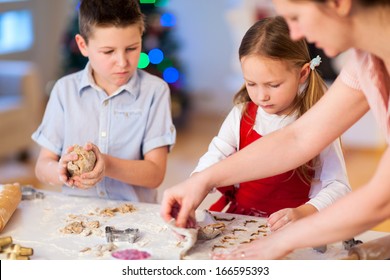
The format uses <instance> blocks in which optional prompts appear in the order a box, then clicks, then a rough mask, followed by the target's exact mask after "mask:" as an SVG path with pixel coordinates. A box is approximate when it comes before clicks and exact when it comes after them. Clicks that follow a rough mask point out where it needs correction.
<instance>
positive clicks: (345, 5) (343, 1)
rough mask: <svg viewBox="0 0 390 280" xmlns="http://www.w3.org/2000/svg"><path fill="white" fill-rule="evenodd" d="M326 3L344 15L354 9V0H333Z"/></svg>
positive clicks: (340, 14)
mask: <svg viewBox="0 0 390 280" xmlns="http://www.w3.org/2000/svg"><path fill="white" fill-rule="evenodd" d="M326 3H327V5H328V6H329V7H331V8H332V9H333V10H334V11H335V12H336V13H337V14H338V15H339V16H342V17H345V16H347V15H349V14H350V12H351V10H352V0H331V1H327V2H326Z"/></svg>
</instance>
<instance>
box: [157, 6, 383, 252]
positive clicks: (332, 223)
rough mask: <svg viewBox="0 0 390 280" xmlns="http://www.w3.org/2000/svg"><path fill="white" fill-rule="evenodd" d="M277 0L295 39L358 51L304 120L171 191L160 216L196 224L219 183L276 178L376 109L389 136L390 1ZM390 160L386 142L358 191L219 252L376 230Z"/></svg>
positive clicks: (287, 246) (333, 50)
mask: <svg viewBox="0 0 390 280" xmlns="http://www.w3.org/2000/svg"><path fill="white" fill-rule="evenodd" d="M273 2H274V4H275V8H276V11H277V12H278V13H279V14H281V15H282V16H283V17H284V18H285V19H286V21H287V22H288V24H289V28H290V36H291V37H292V38H293V39H295V40H296V39H300V38H302V37H306V38H307V40H308V41H309V42H311V43H315V45H316V46H317V47H319V48H322V49H323V50H324V51H325V53H326V54H327V55H328V56H335V55H337V54H339V53H341V52H343V51H346V50H348V49H349V48H354V51H353V55H352V57H351V59H350V61H349V62H348V63H347V64H346V65H345V67H344V69H343V70H342V72H341V73H340V75H339V77H338V78H337V79H336V81H335V82H334V83H333V85H332V86H331V87H330V89H329V91H328V92H327V93H326V94H325V96H324V97H323V98H322V99H321V100H320V101H319V102H318V103H317V104H316V105H315V106H314V107H313V108H312V109H311V110H309V111H308V112H307V113H306V114H304V115H303V116H302V117H301V118H300V119H299V120H297V121H296V122H294V123H293V124H291V125H290V126H288V127H286V128H285V129H282V130H279V131H277V132H275V133H272V134H270V135H268V136H266V137H263V138H261V139H259V140H258V141H256V142H254V143H253V144H252V145H250V146H248V147H247V148H246V149H245V150H242V151H240V152H238V153H236V154H235V155H233V156H231V157H229V158H227V159H226V160H224V161H222V162H220V163H218V164H216V165H214V166H212V167H210V168H208V169H206V170H205V171H203V172H201V173H198V174H196V175H195V176H193V177H191V178H190V179H188V180H187V181H185V182H183V183H181V184H179V185H177V186H174V187H173V188H171V189H169V190H167V191H166V193H165V194H164V198H163V201H162V209H161V214H162V216H163V217H164V218H165V219H169V218H171V216H172V215H171V213H172V214H176V213H177V211H179V212H178V213H177V214H178V215H177V225H179V226H185V225H186V223H187V224H188V221H190V222H191V223H189V224H192V222H193V218H192V217H194V211H195V209H196V207H197V206H198V205H199V204H200V202H201V201H202V199H203V198H204V197H205V196H206V195H207V193H208V192H209V191H210V190H211V189H212V188H213V187H216V186H224V185H229V184H233V183H236V182H239V181H244V180H252V179H255V178H262V177H266V176H271V175H274V174H277V173H280V172H284V171H286V170H289V169H292V168H295V167H297V166H299V165H301V164H302V163H304V162H307V161H308V160H309V159H310V158H312V157H314V156H315V155H316V154H318V153H319V152H320V151H321V150H322V149H323V148H324V147H325V146H327V145H329V143H331V142H332V141H333V140H334V139H336V138H337V137H339V136H340V135H341V134H342V133H343V132H344V131H346V130H347V129H348V128H350V127H351V126H352V125H353V124H354V123H355V122H357V121H358V120H359V119H360V118H361V117H362V116H363V115H364V114H365V113H366V112H367V111H368V110H369V109H370V108H371V110H372V111H373V113H374V116H375V117H376V120H377V122H378V123H379V125H380V127H381V129H382V130H383V133H384V135H385V136H386V141H387V142H389V141H390V122H389V116H390V108H389V95H390V75H389V73H390V36H389V35H390V1H388V0H386V1H385V0H326V1H297V0H274V1H273ZM276 148H277V149H276ZM254 166H255V167H256V168H253V167H254ZM389 166H390V150H389V149H388V148H387V150H386V151H385V152H384V154H383V157H382V159H381V161H380V163H379V165H378V167H377V170H376V172H375V174H374V176H373V177H372V179H371V180H370V181H369V182H368V183H367V184H365V185H364V186H362V187H360V188H359V189H358V190H356V191H354V192H352V193H350V194H348V195H347V196H345V197H343V198H341V199H340V200H338V201H337V202H336V203H334V204H333V205H331V206H329V207H328V208H327V209H325V210H323V211H322V212H319V213H316V214H314V215H311V216H309V217H307V218H304V219H301V220H299V221H296V222H294V223H291V224H290V225H289V226H288V227H286V228H285V229H283V230H281V231H277V232H275V233H273V234H272V235H271V236H269V237H268V238H262V239H259V240H257V241H255V242H252V243H251V244H248V245H246V246H241V247H239V248H237V249H236V250H234V251H232V252H231V253H230V254H228V255H219V256H215V258H223V259H237V258H242V259H277V258H282V257H283V256H285V255H286V254H288V253H290V252H291V251H293V250H295V249H298V248H303V247H310V246H312V247H313V246H319V245H322V244H327V243H332V242H336V241H340V240H342V239H346V238H350V237H351V236H355V235H356V234H358V233H361V232H363V231H365V230H368V229H370V228H372V227H373V226H374V225H376V224H378V223H380V222H381V221H384V220H385V219H387V218H389V217H390V173H389V172H388V167H389ZM172 210H175V211H172Z"/></svg>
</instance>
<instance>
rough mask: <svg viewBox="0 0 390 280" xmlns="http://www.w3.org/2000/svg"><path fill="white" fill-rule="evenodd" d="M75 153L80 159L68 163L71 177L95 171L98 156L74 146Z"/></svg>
mask: <svg viewBox="0 0 390 280" xmlns="http://www.w3.org/2000/svg"><path fill="white" fill-rule="evenodd" d="M73 153H76V154H77V157H78V158H77V160H73V161H69V162H68V166H67V168H68V172H69V174H70V175H71V177H73V176H78V175H81V174H83V173H86V172H90V171H92V170H93V168H94V167H95V163H96V155H95V153H94V152H93V151H86V150H85V149H84V148H83V147H81V146H79V145H74V146H73Z"/></svg>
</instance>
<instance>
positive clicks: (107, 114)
mask: <svg viewBox="0 0 390 280" xmlns="http://www.w3.org/2000/svg"><path fill="white" fill-rule="evenodd" d="M137 2H138V1H136V0H83V1H82V2H81V5H80V10H79V27H80V34H77V35H76V37H75V39H76V42H77V45H78V47H79V49H80V51H81V53H82V54H83V55H84V56H85V57H88V59H89V62H88V63H87V65H86V67H85V69H84V70H82V71H80V72H77V73H74V74H71V75H68V76H65V77H63V78H61V79H60V80H59V81H58V82H57V83H56V85H55V86H54V88H53V90H52V93H51V96H50V100H49V103H48V105H47V108H46V112H45V115H44V118H43V121H42V124H41V125H40V127H39V128H38V129H37V131H35V132H34V134H33V135H32V138H33V140H34V141H36V142H37V143H38V144H39V145H40V146H41V151H40V154H39V157H38V160H37V164H36V168H35V172H36V176H37V177H38V179H39V180H40V181H42V182H43V183H48V184H51V185H62V186H63V188H62V190H63V192H64V193H66V194H71V195H81V196H94V197H101V198H108V199H122V200H130V201H141V202H150V203H155V202H156V193H157V192H156V190H155V189H156V188H157V187H158V186H159V185H160V184H161V182H162V180H163V179H164V175H165V170H166V162H167V154H168V151H169V148H170V147H172V145H173V144H174V143H175V137H176V131H175V127H174V126H173V124H172V117H171V111H170V92H169V88H168V85H167V84H166V83H165V82H164V81H162V80H161V79H160V78H158V77H155V76H152V75H150V74H148V73H146V72H144V71H142V70H139V69H137V65H138V60H139V56H140V53H141V45H142V34H143V31H144V16H143V14H142V13H141V11H140V7H139V5H138V3H137ZM86 143H87V144H86ZM75 144H79V145H84V144H85V148H86V149H87V150H92V151H93V152H94V153H95V154H96V158H97V161H96V165H95V167H94V169H93V170H92V171H91V172H88V173H84V174H82V175H80V176H75V177H72V178H70V177H69V173H68V172H67V169H66V166H67V164H68V162H69V161H72V160H76V159H77V158H78V156H77V155H76V154H75V153H72V151H73V145H75ZM66 147H68V148H66Z"/></svg>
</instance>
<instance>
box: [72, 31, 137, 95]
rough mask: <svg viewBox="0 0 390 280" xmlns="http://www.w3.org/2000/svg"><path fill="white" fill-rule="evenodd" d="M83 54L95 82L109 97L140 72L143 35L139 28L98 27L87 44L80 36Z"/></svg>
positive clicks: (78, 42) (77, 38)
mask: <svg viewBox="0 0 390 280" xmlns="http://www.w3.org/2000/svg"><path fill="white" fill-rule="evenodd" d="M76 42H77V44H78V46H79V49H80V51H81V53H82V54H83V55H84V56H86V57H88V58H89V61H90V64H91V67H92V70H93V77H94V79H95V83H96V84H97V85H98V86H99V87H101V88H103V89H104V90H105V91H106V92H107V94H108V95H111V94H112V93H113V92H115V91H116V90H117V89H118V88H119V87H120V86H122V85H124V84H126V83H127V82H128V81H129V79H130V78H131V77H132V76H133V74H134V72H135V71H136V70H137V66H138V60H139V57H140V53H141V47H142V34H141V31H140V29H139V27H138V26H137V25H131V26H128V27H124V28H120V27H114V26H113V27H94V29H93V32H92V35H91V36H90V38H89V41H88V44H86V42H85V40H84V38H83V37H81V36H80V35H76Z"/></svg>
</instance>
